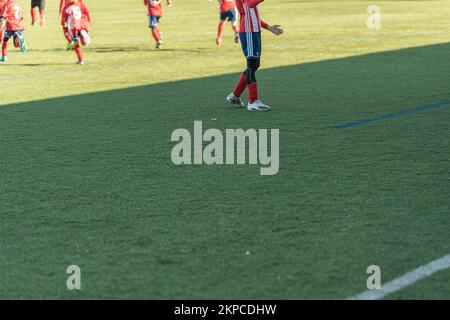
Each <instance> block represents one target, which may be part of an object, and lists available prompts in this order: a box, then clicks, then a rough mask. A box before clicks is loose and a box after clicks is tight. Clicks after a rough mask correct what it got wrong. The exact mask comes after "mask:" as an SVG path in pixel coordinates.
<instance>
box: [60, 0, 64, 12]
mask: <svg viewBox="0 0 450 320" xmlns="http://www.w3.org/2000/svg"><path fill="white" fill-rule="evenodd" d="M64 3H65V0H61V1H60V2H59V15H60V16H61V15H62V12H63V10H64Z"/></svg>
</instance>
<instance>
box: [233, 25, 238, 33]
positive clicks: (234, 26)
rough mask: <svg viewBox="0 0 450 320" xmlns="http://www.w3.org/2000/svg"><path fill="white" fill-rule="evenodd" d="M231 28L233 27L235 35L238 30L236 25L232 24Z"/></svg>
mask: <svg viewBox="0 0 450 320" xmlns="http://www.w3.org/2000/svg"><path fill="white" fill-rule="evenodd" d="M232 26H233V31H234V32H235V33H237V32H239V28H238V26H237V24H233V25H232Z"/></svg>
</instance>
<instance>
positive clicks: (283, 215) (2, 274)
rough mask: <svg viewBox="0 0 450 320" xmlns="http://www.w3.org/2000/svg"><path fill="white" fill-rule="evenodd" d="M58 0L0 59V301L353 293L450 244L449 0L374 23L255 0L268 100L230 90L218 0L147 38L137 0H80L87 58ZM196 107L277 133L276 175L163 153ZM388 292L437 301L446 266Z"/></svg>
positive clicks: (211, 120) (288, 1)
mask: <svg viewBox="0 0 450 320" xmlns="http://www.w3.org/2000/svg"><path fill="white" fill-rule="evenodd" d="M56 2H57V1H48V8H47V12H48V18H47V26H45V27H34V28H32V27H30V26H29V23H30V18H29V16H28V14H27V16H26V19H27V20H26V25H27V28H26V31H25V37H26V39H27V43H28V47H29V51H28V52H27V53H25V54H22V53H20V52H19V51H18V50H16V49H12V48H10V54H9V55H8V58H9V61H8V62H7V63H2V64H0V87H1V89H0V93H1V94H0V164H1V175H0V204H1V207H0V257H1V259H0V299H28V298H31V299H50V298H53V299H107V298H112V299H118V298H124V299H347V298H350V297H354V296H355V295H357V294H359V293H361V292H364V291H366V290H367V286H366V280H367V278H368V276H369V275H368V274H367V273H366V269H367V267H368V266H370V265H378V266H379V267H380V269H381V276H382V282H383V283H386V282H389V281H391V280H394V279H396V278H398V277H400V276H402V275H404V274H405V273H407V272H409V271H411V270H414V269H416V268H418V267H420V266H422V265H425V264H427V263H429V262H431V261H434V260H436V259H439V258H442V257H444V256H446V255H448V254H450V135H449V123H450V93H449V90H450V89H449V88H450V78H449V75H450V63H449V57H450V44H449V39H450V18H449V17H450V1H395V0H392V1H377V3H376V4H377V5H378V6H379V7H380V8H381V13H382V28H381V29H380V30H372V29H368V28H367V26H366V21H367V18H368V17H369V14H368V13H367V7H368V6H369V5H371V4H373V2H372V1H350V0H348V1H347V0H336V1H320V0H315V1H302V0H266V1H265V2H264V3H263V4H261V5H260V13H261V16H262V17H263V18H264V20H266V21H267V22H269V23H271V24H281V25H282V26H283V27H284V29H285V34H284V35H282V36H281V37H275V36H273V35H271V34H270V33H269V32H264V33H263V58H262V67H261V69H260V71H258V80H259V85H260V95H261V98H262V100H263V101H264V102H265V103H267V104H269V105H271V106H272V107H273V109H272V111H271V112H264V113H251V112H247V111H245V110H239V109H234V108H232V107H230V106H229V105H228V104H227V103H226V101H225V97H226V95H227V94H228V93H230V92H231V90H232V89H233V87H234V85H235V83H236V81H237V80H238V77H239V73H241V72H242V71H243V70H244V68H245V60H244V58H243V55H242V50H241V48H240V46H239V45H236V44H235V43H234V42H233V33H232V30H231V28H230V27H229V26H228V25H227V26H226V28H225V37H224V43H223V45H222V46H220V47H218V46H216V44H215V37H216V30H217V23H218V8H217V4H216V3H215V2H214V3H213V4H211V3H209V2H208V1H206V0H199V1H182V0H179V1H176V0H174V5H173V7H172V8H166V7H165V9H164V10H165V15H164V17H163V18H162V20H161V30H162V31H163V32H164V47H163V49H162V50H155V49H154V43H153V40H152V38H151V33H150V31H149V29H148V28H147V17H146V8H145V7H144V6H143V5H142V1H141V0H138V1H135V0H121V1H118V0H116V1H114V0H113V1H107V0H86V1H85V2H86V4H87V6H88V7H89V8H90V10H91V14H92V17H93V28H92V32H91V36H92V40H93V43H92V46H91V47H90V48H88V49H85V50H84V52H85V60H86V65H84V66H78V65H76V63H75V62H76V56H75V54H74V53H73V52H70V51H66V50H65V45H66V43H65V39H64V37H63V34H62V30H61V27H60V25H59V21H58V8H57V5H58V4H57V3H56ZM19 3H20V4H21V5H22V6H23V7H24V10H25V11H26V13H28V9H29V1H25V0H19ZM194 121H202V122H203V127H204V129H207V128H218V129H220V130H221V131H225V129H228V128H243V129H249V128H255V129H260V128H261V129H272V128H277V129H279V132H280V169H279V172H278V174H277V175H274V176H261V175H260V174H259V167H258V166H254V165H212V166H208V165H182V166H176V165H174V164H173V163H172V161H171V151H172V148H173V146H174V143H173V142H171V134H172V132H173V131H174V130H175V129H177V128H187V129H189V130H191V131H192V128H193V123H194ZM69 265H77V266H79V267H80V268H81V272H82V278H81V279H82V289H81V290H68V289H67V287H66V279H67V277H68V274H66V268H67V267H68V266H69ZM384 298H386V299H450V269H449V268H447V269H445V270H442V271H440V272H438V273H434V274H432V275H429V276H428V277H427V278H426V279H423V280H421V281H417V282H415V283H414V284H412V285H410V286H405V287H404V288H401V289H400V290H398V291H396V292H394V293H392V294H389V295H386V296H385V297H384Z"/></svg>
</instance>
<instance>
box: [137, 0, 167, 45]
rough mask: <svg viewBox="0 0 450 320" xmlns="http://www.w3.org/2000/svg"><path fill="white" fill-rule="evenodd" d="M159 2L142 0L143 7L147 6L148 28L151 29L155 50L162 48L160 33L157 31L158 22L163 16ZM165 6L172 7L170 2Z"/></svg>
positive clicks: (160, 0) (157, 0)
mask: <svg viewBox="0 0 450 320" xmlns="http://www.w3.org/2000/svg"><path fill="white" fill-rule="evenodd" d="M161 2H162V0H144V5H145V6H147V15H148V27H149V28H151V29H152V36H153V39H155V42H156V49H161V47H162V32H161V31H160V30H159V20H160V19H161V17H162V16H163V9H162V5H161ZM167 6H168V7H171V6H172V0H167Z"/></svg>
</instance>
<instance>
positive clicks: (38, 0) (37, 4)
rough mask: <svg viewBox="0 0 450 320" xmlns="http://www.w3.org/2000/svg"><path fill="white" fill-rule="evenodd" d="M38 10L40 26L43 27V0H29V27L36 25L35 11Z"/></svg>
mask: <svg viewBox="0 0 450 320" xmlns="http://www.w3.org/2000/svg"><path fill="white" fill-rule="evenodd" d="M38 9H39V17H40V25H41V26H44V25H45V0H31V25H32V26H33V27H34V26H36V25H37V11H38Z"/></svg>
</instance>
